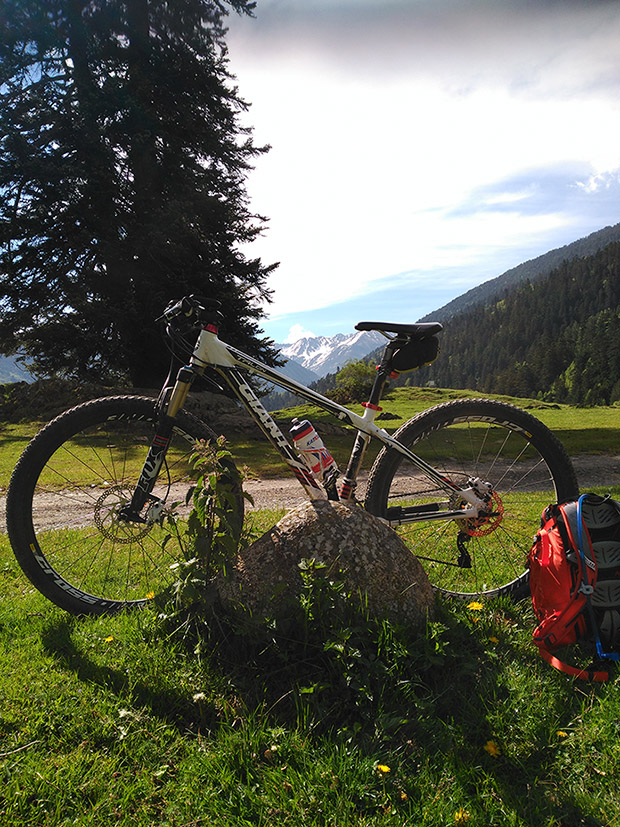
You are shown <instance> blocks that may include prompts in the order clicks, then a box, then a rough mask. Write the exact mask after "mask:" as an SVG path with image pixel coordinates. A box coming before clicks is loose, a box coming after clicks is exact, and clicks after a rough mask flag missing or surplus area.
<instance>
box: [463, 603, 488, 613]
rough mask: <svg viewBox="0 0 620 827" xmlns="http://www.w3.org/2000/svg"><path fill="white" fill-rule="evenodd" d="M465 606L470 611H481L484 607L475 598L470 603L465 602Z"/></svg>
mask: <svg viewBox="0 0 620 827" xmlns="http://www.w3.org/2000/svg"><path fill="white" fill-rule="evenodd" d="M467 608H468V609H471V610H472V612H481V611H482V609H484V606H483V605H482V603H479V602H478V601H477V600H474V601H473V602H472V603H468V604H467Z"/></svg>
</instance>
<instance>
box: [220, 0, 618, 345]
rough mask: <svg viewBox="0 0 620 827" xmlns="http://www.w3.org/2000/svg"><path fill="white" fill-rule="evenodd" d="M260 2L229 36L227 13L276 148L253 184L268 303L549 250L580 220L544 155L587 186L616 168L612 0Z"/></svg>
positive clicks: (239, 64) (343, 294) (253, 120)
mask: <svg viewBox="0 0 620 827" xmlns="http://www.w3.org/2000/svg"><path fill="white" fill-rule="evenodd" d="M263 8H264V10H265V13H264V16H263V21H262V22H261V14H263V12H262V10H263ZM360 9H361V10H360ZM257 14H258V18H259V19H258V20H257V21H246V22H244V23H243V25H242V26H241V27H240V28H238V29H237V35H236V36H235V29H234V27H233V26H232V22H231V30H232V34H233V37H232V39H231V57H232V69H233V71H234V72H235V73H236V74H237V76H238V81H239V87H240V91H241V94H242V95H243V96H244V97H245V98H247V99H248V100H249V101H251V102H252V103H253V106H252V108H251V109H250V113H249V115H248V116H247V123H249V124H252V125H253V126H254V127H255V136H256V140H257V141H258V142H267V143H270V144H272V147H273V148H272V150H271V152H270V153H269V154H268V155H267V156H264V157H262V158H260V159H259V160H258V161H257V169H256V171H255V172H253V173H252V175H251V176H250V178H249V182H248V186H249V191H250V193H251V195H252V202H253V207H254V208H255V209H256V211H257V212H260V213H262V214H265V215H268V216H269V217H270V226H269V229H268V231H267V234H266V236H265V237H264V238H262V239H261V240H260V242H258V243H256V244H254V245H253V246H252V255H261V257H262V258H263V259H264V260H265V261H266V262H271V261H280V262H281V265H280V268H279V269H278V270H277V271H275V273H274V275H273V277H272V280H271V286H272V287H273V288H274V290H275V295H274V299H275V300H274V302H273V304H272V306H271V308H270V313H271V315H272V316H281V315H284V314H290V313H294V312H302V311H307V310H311V309H313V308H320V307H325V306H327V305H330V304H332V303H336V302H342V301H345V300H347V299H348V298H350V297H352V296H356V295H362V294H365V293H368V292H371V291H373V290H375V289H377V287H378V286H380V285H381V284H382V283H387V282H388V281H389V279H390V278H391V277H392V276H393V274H398V273H405V272H407V273H411V272H414V273H418V274H420V275H419V277H420V278H423V277H424V273H428V272H431V271H435V270H436V268H438V267H445V268H449V269H450V271H452V270H454V268H456V267H458V266H459V265H465V264H471V263H475V262H476V261H481V260H483V259H485V260H488V258H489V256H492V255H493V253H494V252H495V251H500V250H504V251H505V250H506V249H514V250H517V251H518V249H519V248H526V247H528V245H529V246H530V247H531V243H532V239H537V238H540V239H542V240H543V241H542V243H543V248H544V237H545V236H546V235H550V234H553V233H554V232H555V231H557V230H558V228H561V227H563V226H564V227H567V228H569V227H571V226H572V225H573V224H576V223H577V219H576V217H575V215H574V214H572V213H571V212H570V210H569V207H568V205H567V204H568V202H567V201H566V200H564V201H563V200H562V199H561V198H559V197H557V196H558V192H559V190H558V191H557V192H556V190H552V189H549V191H548V197H547V198H545V197H543V196H544V192H543V190H544V189H545V187H546V186H548V184H547V182H546V181H545V170H547V169H551V168H556V169H557V168H558V167H562V168H564V169H565V170H566V171H567V175H568V172H569V171H570V170H573V171H574V174H575V176H576V177H575V178H574V180H573V181H572V183H573V185H574V186H575V187H576V186H577V184H578V182H580V181H581V182H584V184H585V186H584V188H582V190H581V192H582V194H583V196H584V197H585V196H586V195H590V196H595V195H596V194H597V193H599V192H600V191H601V187H600V186H595V184H599V182H601V181H603V180H605V178H606V176H610V175H613V174H614V171H615V170H618V169H619V168H620V104H619V102H618V101H619V98H618V96H617V95H616V94H615V93H614V88H613V87H614V85H616V84H618V76H617V54H618V47H619V46H620V4H618V3H613V4H609V3H597V2H592V0H588V2H581V3H580V2H568V0H567V2H562V3H545V2H542V1H541V2H537V3H536V4H532V3H522V2H521V3H520V2H517V0H512V2H508V1H507V0H504V1H503V2H497V3H495V4H492V5H491V4H489V3H487V2H485V3H482V4H481V3H478V2H475V0H470V2H466V0H459V2H458V3H456V2H453V0H433V2H432V3H430V2H425V0H417V2H396V0H391V2H388V3H386V4H376V3H374V4H369V3H366V4H361V6H360V7H356V12H355V13H354V12H353V11H352V6H351V4H350V3H348V4H347V3H346V2H344V0H333V2H332V0H330V3H317V4H308V3H301V4H300V3H299V2H293V0H277V1H276V2H269V0H264V2H263V3H260V4H259V7H258V9H257ZM255 24H257V27H256V29H253V28H252V26H253V25H255ZM302 24H303V25H302ZM533 170H538V171H539V174H540V184H539V185H536V186H534V182H533V180H530V181H528V182H527V184H526V185H525V186H524V184H523V181H519V180H518V179H520V178H522V177H524V175H525V174H526V173H528V172H529V173H530V175H531V173H532V171H533ZM510 181H514V182H515V183H514V185H513V186H512V188H511V187H508V186H506V187H504V188H502V187H501V186H499V185H500V184H501V182H510ZM566 183H568V178H567V179H566ZM494 186H495V187H496V188H495V189H494V191H493V192H490V191H487V192H486V195H485V188H487V189H490V188H493V187H494ZM552 196H553V197H552ZM554 198H555V200H554ZM619 217H620V216H619ZM592 229H595V227H593V228H592ZM590 231H591V230H590ZM575 232H576V235H575V238H577V237H578V236H579V230H578V229H576V230H575ZM541 251H544V249H543V250H541ZM517 255H518V253H517ZM515 263H518V258H517V261H515ZM499 272H501V270H500V271H498V273H497V274H499ZM382 280H383V281H382ZM455 295H456V292H455ZM297 338H299V337H297Z"/></svg>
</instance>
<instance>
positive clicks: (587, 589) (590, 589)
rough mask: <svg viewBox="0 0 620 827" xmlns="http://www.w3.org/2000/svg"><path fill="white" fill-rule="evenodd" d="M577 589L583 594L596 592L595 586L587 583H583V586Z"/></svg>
mask: <svg viewBox="0 0 620 827" xmlns="http://www.w3.org/2000/svg"><path fill="white" fill-rule="evenodd" d="M577 591H579V592H581V594H585V595H588V596H589V595H591V594H594V586H589V585H588V584H587V583H582V584H581V586H579V588H578V589H577Z"/></svg>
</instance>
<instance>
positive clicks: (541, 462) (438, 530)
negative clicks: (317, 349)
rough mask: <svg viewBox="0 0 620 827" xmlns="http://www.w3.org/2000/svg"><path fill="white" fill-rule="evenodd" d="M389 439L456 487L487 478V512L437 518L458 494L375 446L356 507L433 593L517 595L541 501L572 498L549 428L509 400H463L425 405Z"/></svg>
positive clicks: (570, 475) (562, 454) (569, 474)
mask: <svg viewBox="0 0 620 827" xmlns="http://www.w3.org/2000/svg"><path fill="white" fill-rule="evenodd" d="M394 438H395V439H397V440H398V441H399V442H400V443H402V444H403V445H404V446H406V447H407V448H409V450H411V451H412V452H413V453H415V454H416V456H418V457H420V458H421V459H423V460H424V461H425V462H426V463H427V464H429V465H431V466H432V467H433V468H434V469H435V470H436V471H437V472H439V474H441V476H442V477H444V478H446V479H448V480H450V481H451V482H453V483H456V484H457V485H459V486H461V487H467V486H468V484H469V481H470V480H474V479H478V480H481V481H482V482H484V483H490V486H491V490H490V493H489V495H488V503H489V507H488V511H487V514H486V515H485V516H483V517H481V518H478V519H476V520H462V519H454V518H453V517H449V518H448V517H446V518H443V517H442V511H443V512H446V513H447V512H452V514H453V513H454V511H458V510H459V509H460V508H463V507H465V502H464V500H463V499H462V498H461V497H459V495H458V493H447V492H446V490H445V489H444V488H443V487H442V486H440V485H439V484H438V483H436V482H434V481H433V480H431V479H429V477H428V476H426V475H425V474H424V472H423V471H421V470H420V469H419V468H418V467H417V466H416V465H414V464H413V463H412V462H410V461H409V460H408V459H407V458H406V457H404V456H403V455H402V454H400V453H398V451H396V450H394V449H385V448H384V449H383V450H382V451H381V453H380V454H379V456H378V457H377V459H376V461H375V464H374V465H373V468H372V469H371V472H370V477H369V481H368V488H367V495H366V502H365V506H366V509H367V510H368V511H369V512H370V513H371V514H375V515H376V516H378V517H383V518H385V519H389V520H390V522H391V524H392V525H393V527H394V528H395V529H396V530H397V531H398V533H399V534H400V535H401V536H402V539H403V540H404V541H405V543H406V545H407V546H408V547H409V548H410V549H411V551H412V552H413V554H415V555H416V557H417V558H418V559H419V560H420V562H421V563H422V565H423V566H424V568H425V570H426V572H427V574H428V577H429V579H430V582H431V584H432V586H433V587H434V588H435V589H436V590H438V591H440V592H443V593H445V594H448V595H453V596H459V597H463V598H471V599H473V598H475V597H479V596H487V597H490V596H496V595H503V594H505V595H510V596H512V597H514V598H519V597H524V596H525V595H526V594H527V593H528V573H527V569H526V561H527V553H528V551H529V549H530V546H531V543H532V536H533V535H534V533H535V532H536V530H537V528H538V526H539V525H540V516H541V513H542V510H543V508H544V507H545V506H546V505H548V504H549V503H551V502H557V501H560V502H561V501H564V500H570V499H575V498H576V497H577V495H578V486H577V479H576V477H575V472H574V469H573V466H572V463H571V461H570V458H569V457H568V454H567V453H566V451H565V450H564V447H563V446H562V444H561V443H560V442H559V440H558V439H557V438H556V437H555V435H554V434H553V433H552V432H551V431H550V430H549V429H548V428H547V427H546V426H545V425H543V424H542V423H541V422H539V421H538V420H537V419H535V418H534V417H533V416H531V415H530V414H528V413H526V412H525V411H522V410H520V409H519V408H516V407H514V406H513V405H508V404H505V403H502V402H495V401H491V400H488V399H471V400H457V401H455V402H447V403H445V404H442V405H437V406H436V407H434V408H430V409H429V410H428V411H425V412H424V413H422V414H419V415H418V416H416V417H414V418H413V419H412V420H410V421H409V422H407V423H406V424H405V425H403V426H402V427H401V428H400V429H399V430H398V431H397V432H396V433H395V434H394ZM399 521H401V524H400V525H399Z"/></svg>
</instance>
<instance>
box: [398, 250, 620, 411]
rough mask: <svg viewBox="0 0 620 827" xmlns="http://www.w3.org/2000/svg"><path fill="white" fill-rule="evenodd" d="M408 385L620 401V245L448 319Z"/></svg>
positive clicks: (576, 400) (565, 264)
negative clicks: (428, 359) (426, 362)
mask: <svg viewBox="0 0 620 827" xmlns="http://www.w3.org/2000/svg"><path fill="white" fill-rule="evenodd" d="M408 380H409V381H410V383H411V384H415V385H418V384H420V385H423V384H426V383H427V382H430V381H432V382H434V383H435V384H436V385H438V386H440V387H450V388H470V389H474V390H480V391H482V392H489V393H506V394H511V395H515V396H531V397H537V396H538V397H541V398H544V399H548V400H553V401H557V402H572V403H575V404H585V405H601V404H603V405H608V404H610V403H612V402H615V401H617V400H620V242H615V243H613V244H610V245H608V246H607V247H605V248H604V249H602V250H600V251H599V252H598V253H596V254H594V255H592V256H587V257H583V258H575V259H572V260H571V261H565V262H563V263H562V264H561V265H560V266H559V267H557V268H556V269H555V270H553V271H552V272H551V273H550V275H549V276H548V277H547V278H546V279H543V280H540V281H538V280H537V281H535V282H533V283H532V282H529V281H527V282H525V283H524V284H523V285H521V286H520V287H517V288H516V289H514V290H512V291H504V293H503V295H498V296H496V297H495V298H494V299H493V300H492V301H491V302H489V303H487V304H486V305H479V306H476V307H474V308H471V309H469V310H467V311H465V312H463V313H460V314H458V315H457V316H454V317H452V318H451V319H449V320H448V321H447V322H446V324H445V327H444V332H443V334H442V337H441V353H440V355H439V358H438V359H437V361H436V362H435V363H434V364H433V365H431V366H430V367H428V368H424V369H423V370H421V371H418V372H417V373H416V374H410V375H403V376H401V378H400V380H399V384H402V383H405V382H407V381H408Z"/></svg>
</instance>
